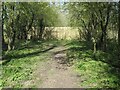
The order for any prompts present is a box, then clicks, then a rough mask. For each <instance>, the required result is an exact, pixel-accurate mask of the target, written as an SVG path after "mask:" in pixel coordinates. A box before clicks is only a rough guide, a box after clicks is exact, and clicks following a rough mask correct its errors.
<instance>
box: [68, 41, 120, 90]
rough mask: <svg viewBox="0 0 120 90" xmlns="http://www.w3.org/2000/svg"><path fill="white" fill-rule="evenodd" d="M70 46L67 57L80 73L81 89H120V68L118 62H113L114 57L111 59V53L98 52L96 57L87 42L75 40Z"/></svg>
mask: <svg viewBox="0 0 120 90" xmlns="http://www.w3.org/2000/svg"><path fill="white" fill-rule="evenodd" d="M68 46H70V49H69V50H68V51H67V55H68V57H69V59H72V60H73V61H74V68H75V70H76V71H77V72H78V73H79V76H80V79H81V81H80V83H79V85H80V87H86V88H120V83H119V82H120V79H119V77H120V74H119V73H118V72H119V68H117V67H116V66H117V63H115V62H118V60H116V61H113V59H114V57H113V58H111V57H112V55H111V54H110V53H105V52H103V51H97V53H96V54H95V55H96V56H94V54H93V51H92V50H89V48H87V46H86V43H85V42H79V41H75V40H74V41H73V42H71V43H69V44H68ZM111 53H112V51H111ZM114 56H115V55H114ZM114 60H115V59H114Z"/></svg>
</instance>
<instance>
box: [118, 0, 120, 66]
mask: <svg viewBox="0 0 120 90" xmlns="http://www.w3.org/2000/svg"><path fill="white" fill-rule="evenodd" d="M118 8H119V9H118V14H119V16H118V29H119V30H118V59H119V63H120V1H119V4H118ZM118 65H119V64H118Z"/></svg>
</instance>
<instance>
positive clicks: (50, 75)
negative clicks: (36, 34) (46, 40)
mask: <svg viewBox="0 0 120 90" xmlns="http://www.w3.org/2000/svg"><path fill="white" fill-rule="evenodd" d="M66 49H67V48H66V47H64V46H59V47H55V48H54V49H52V50H50V51H49V52H47V53H49V54H50V57H49V59H50V60H48V61H47V62H43V63H42V64H41V65H40V66H38V69H37V71H36V72H37V73H36V78H38V80H39V79H42V83H37V87H39V88H79V86H78V83H79V78H78V77H77V73H76V72H74V70H73V69H72V67H70V66H69V65H68V64H67V56H66V53H65V50H66ZM39 77H40V78H39Z"/></svg>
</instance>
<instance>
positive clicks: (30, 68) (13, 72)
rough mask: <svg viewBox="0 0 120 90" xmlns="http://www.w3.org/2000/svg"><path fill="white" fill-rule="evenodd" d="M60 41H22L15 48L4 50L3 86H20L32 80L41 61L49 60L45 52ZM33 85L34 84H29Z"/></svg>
mask: <svg viewBox="0 0 120 90" xmlns="http://www.w3.org/2000/svg"><path fill="white" fill-rule="evenodd" d="M58 43H59V42H58V41H44V42H30V41H28V42H26V43H21V45H19V46H18V47H17V48H16V49H15V50H13V51H9V52H4V53H5V59H4V60H3V62H2V81H1V82H2V85H1V86H2V87H12V88H18V87H19V88H20V87H23V86H25V85H24V84H25V83H26V82H27V81H30V80H32V79H33V78H34V79H35V77H33V72H34V71H35V69H36V66H37V65H40V62H45V61H47V60H48V57H47V56H48V55H49V54H46V53H45V52H47V51H49V50H50V49H52V48H53V47H54V46H56V45H57V44H58ZM29 87H32V86H29Z"/></svg>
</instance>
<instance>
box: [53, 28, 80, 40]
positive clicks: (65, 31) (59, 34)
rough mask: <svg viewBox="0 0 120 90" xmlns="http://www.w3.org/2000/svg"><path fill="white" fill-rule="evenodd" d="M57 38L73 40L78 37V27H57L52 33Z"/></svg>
mask: <svg viewBox="0 0 120 90" xmlns="http://www.w3.org/2000/svg"><path fill="white" fill-rule="evenodd" d="M52 34H53V35H54V36H55V37H56V38H57V39H67V40H71V39H74V38H78V36H79V33H78V29H76V28H72V27H55V28H54V29H53V33H52Z"/></svg>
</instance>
